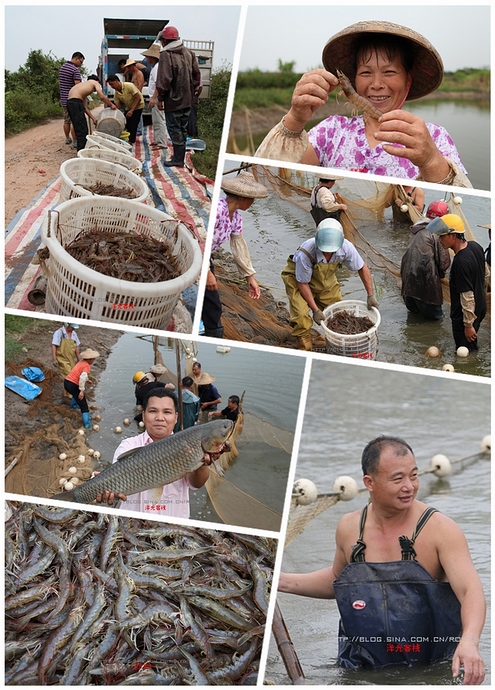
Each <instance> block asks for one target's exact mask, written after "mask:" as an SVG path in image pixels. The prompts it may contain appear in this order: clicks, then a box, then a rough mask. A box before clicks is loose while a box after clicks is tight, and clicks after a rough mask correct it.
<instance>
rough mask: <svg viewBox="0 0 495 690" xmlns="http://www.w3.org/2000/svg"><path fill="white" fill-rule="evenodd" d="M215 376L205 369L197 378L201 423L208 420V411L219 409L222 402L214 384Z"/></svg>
mask: <svg viewBox="0 0 495 690" xmlns="http://www.w3.org/2000/svg"><path fill="white" fill-rule="evenodd" d="M214 381H215V377H214V376H211V375H210V374H208V373H207V372H206V371H204V372H203V373H202V374H201V376H200V377H199V378H198V379H195V381H194V383H196V385H197V387H198V395H199V401H200V403H201V406H200V407H201V409H200V413H199V423H200V424H203V423H204V422H207V421H208V413H209V412H213V411H214V410H216V409H217V407H218V406H219V404H220V403H221V402H222V398H221V395H220V393H219V392H218V390H217V388H216V386H214V385H213V382H214Z"/></svg>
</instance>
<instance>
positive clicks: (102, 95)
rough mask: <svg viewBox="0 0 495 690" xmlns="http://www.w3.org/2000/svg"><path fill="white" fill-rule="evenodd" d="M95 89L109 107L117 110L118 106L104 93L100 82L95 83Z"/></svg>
mask: <svg viewBox="0 0 495 690" xmlns="http://www.w3.org/2000/svg"><path fill="white" fill-rule="evenodd" d="M95 91H96V93H97V94H98V96H99V97H100V98H101V100H102V101H103V103H104V104H105V105H106V106H107V108H111V109H112V110H117V106H116V105H115V104H114V103H112V101H111V100H110V99H109V98H107V97H106V96H105V94H104V93H103V89H102V88H101V86H100V85H99V84H95Z"/></svg>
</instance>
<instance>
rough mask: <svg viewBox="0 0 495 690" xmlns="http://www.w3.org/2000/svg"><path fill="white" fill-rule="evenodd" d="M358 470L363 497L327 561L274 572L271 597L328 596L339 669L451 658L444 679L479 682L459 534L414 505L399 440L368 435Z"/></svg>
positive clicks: (408, 451)
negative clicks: (309, 568)
mask: <svg viewBox="0 0 495 690" xmlns="http://www.w3.org/2000/svg"><path fill="white" fill-rule="evenodd" d="M361 464H362V469H363V482H364V485H365V487H366V489H367V490H368V492H369V496H370V500H369V502H368V503H367V504H366V506H365V507H364V509H362V510H361V509H360V510H356V511H353V512H351V513H348V514H347V515H344V516H343V517H342V519H341V520H340V522H339V524H338V526H337V531H336V535H335V541H336V549H335V556H334V561H333V565H332V566H329V567H326V568H323V569H321V570H315V571H313V572H310V573H281V574H280V579H279V585H278V589H279V591H281V592H287V593H290V594H299V595H301V596H309V597H315V598H325V599H336V600H337V604H338V607H339V612H340V618H341V622H340V625H339V665H340V666H342V667H344V668H350V669H363V668H364V669H366V668H368V669H370V668H382V667H385V666H390V665H394V664H403V665H407V666H411V665H413V664H431V663H434V662H437V661H440V660H442V659H452V675H453V677H454V678H457V677H458V676H459V672H460V668H461V666H463V667H464V684H466V685H480V684H481V683H482V682H483V679H484V676H485V669H484V664H483V659H482V658H481V655H480V653H479V650H478V645H479V641H480V636H481V632H482V630H483V625H484V622H485V613H486V604H485V598H484V594H483V588H482V585H481V581H480V578H479V576H478V573H477V572H476V570H475V568H474V565H473V562H472V560H471V556H470V553H469V548H468V545H467V542H466V538H465V536H464V534H463V533H462V531H461V529H460V528H459V527H458V526H457V525H456V523H455V522H454V521H453V520H451V519H450V518H448V517H447V516H445V515H442V514H441V513H439V512H438V511H437V510H436V509H435V508H432V507H429V506H427V505H426V504H425V503H423V502H421V501H418V500H417V499H416V495H417V493H418V489H419V478H418V467H417V465H416V460H415V458H414V453H413V451H412V448H411V447H410V446H409V444H407V443H406V442H405V441H404V440H402V439H401V438H398V437H394V436H379V437H378V438H375V439H373V440H372V441H370V442H369V443H368V444H367V445H366V447H365V448H364V450H363V454H362V458H361ZM403 535H406V536H403Z"/></svg>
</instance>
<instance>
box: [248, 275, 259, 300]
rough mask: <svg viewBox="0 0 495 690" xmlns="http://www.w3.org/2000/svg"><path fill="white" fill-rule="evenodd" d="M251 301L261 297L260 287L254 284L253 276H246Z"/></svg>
mask: <svg viewBox="0 0 495 690" xmlns="http://www.w3.org/2000/svg"><path fill="white" fill-rule="evenodd" d="M246 281H247V284H248V290H249V296H250V297H251V299H259V298H260V295H261V290H260V286H259V285H258V283H257V282H256V280H255V278H254V276H247V278H246Z"/></svg>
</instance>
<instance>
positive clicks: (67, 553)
mask: <svg viewBox="0 0 495 690" xmlns="http://www.w3.org/2000/svg"><path fill="white" fill-rule="evenodd" d="M8 508H10V509H11V510H13V512H12V515H11V516H10V518H9V519H8V521H7V522H6V527H5V537H6V547H5V554H6V570H5V595H6V601H5V631H6V641H5V655H6V666H5V684H6V685H242V684H256V678H257V671H258V665H259V657H260V654H261V645H262V641H263V635H264V630H265V620H266V612H267V608H268V598H269V591H270V585H271V580H272V575H273V564H274V559H275V548H276V541H275V540H272V539H266V538H263V537H251V536H247V535H241V534H233V533H230V532H224V531H217V530H212V529H199V528H193V527H189V526H180V525H169V524H167V523H162V522H151V521H148V520H143V519H137V518H129V517H125V516H120V515H106V514H103V513H91V512H86V511H80V510H73V509H72V508H56V507H51V506H41V505H33V504H28V503H17V502H9V503H8Z"/></svg>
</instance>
